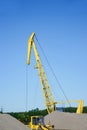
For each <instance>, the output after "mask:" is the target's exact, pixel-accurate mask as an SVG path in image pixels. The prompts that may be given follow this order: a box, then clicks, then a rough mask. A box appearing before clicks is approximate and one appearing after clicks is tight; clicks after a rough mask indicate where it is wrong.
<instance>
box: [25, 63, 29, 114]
mask: <svg viewBox="0 0 87 130" xmlns="http://www.w3.org/2000/svg"><path fill="white" fill-rule="evenodd" d="M25 98H26V112H27V111H28V66H27V65H26V97H25Z"/></svg>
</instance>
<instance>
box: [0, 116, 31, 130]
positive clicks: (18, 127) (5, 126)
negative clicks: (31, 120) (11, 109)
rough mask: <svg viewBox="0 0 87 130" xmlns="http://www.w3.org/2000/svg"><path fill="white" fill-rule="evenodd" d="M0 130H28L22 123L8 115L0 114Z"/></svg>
mask: <svg viewBox="0 0 87 130" xmlns="http://www.w3.org/2000/svg"><path fill="white" fill-rule="evenodd" d="M0 130H30V129H29V128H28V127H26V126H25V125H24V124H23V123H21V122H20V121H18V120H17V119H15V118H14V117H12V116H10V115H8V114H0Z"/></svg>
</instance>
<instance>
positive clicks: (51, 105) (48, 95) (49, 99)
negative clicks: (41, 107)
mask: <svg viewBox="0 0 87 130" xmlns="http://www.w3.org/2000/svg"><path fill="white" fill-rule="evenodd" d="M34 36H35V33H32V35H31V36H30V38H29V40H28V55H27V64H28V65H29V64H30V56H31V50H32V47H33V49H34V53H35V58H36V67H37V69H38V73H39V77H40V81H41V84H42V90H43V94H44V100H45V105H46V108H47V111H48V113H51V112H53V111H55V109H56V107H55V104H56V102H55V100H54V97H53V95H52V92H51V89H50V85H49V83H48V80H47V77H46V73H45V71H44V68H43V65H42V63H41V60H40V56H39V54H38V51H37V48H36V45H35V42H34Z"/></svg>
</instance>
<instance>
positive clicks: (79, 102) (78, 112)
mask: <svg viewBox="0 0 87 130" xmlns="http://www.w3.org/2000/svg"><path fill="white" fill-rule="evenodd" d="M68 102H70V103H71V102H78V107H77V109H76V113H77V114H81V113H83V106H84V100H69V101H68ZM68 102H67V101H61V102H56V104H66V103H68Z"/></svg>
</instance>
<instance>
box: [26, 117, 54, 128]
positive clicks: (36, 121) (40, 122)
mask: <svg viewBox="0 0 87 130" xmlns="http://www.w3.org/2000/svg"><path fill="white" fill-rule="evenodd" d="M27 126H28V127H29V128H31V129H32V130H53V126H51V125H50V124H48V125H45V124H44V117H43V116H31V122H30V123H29V125H27Z"/></svg>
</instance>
